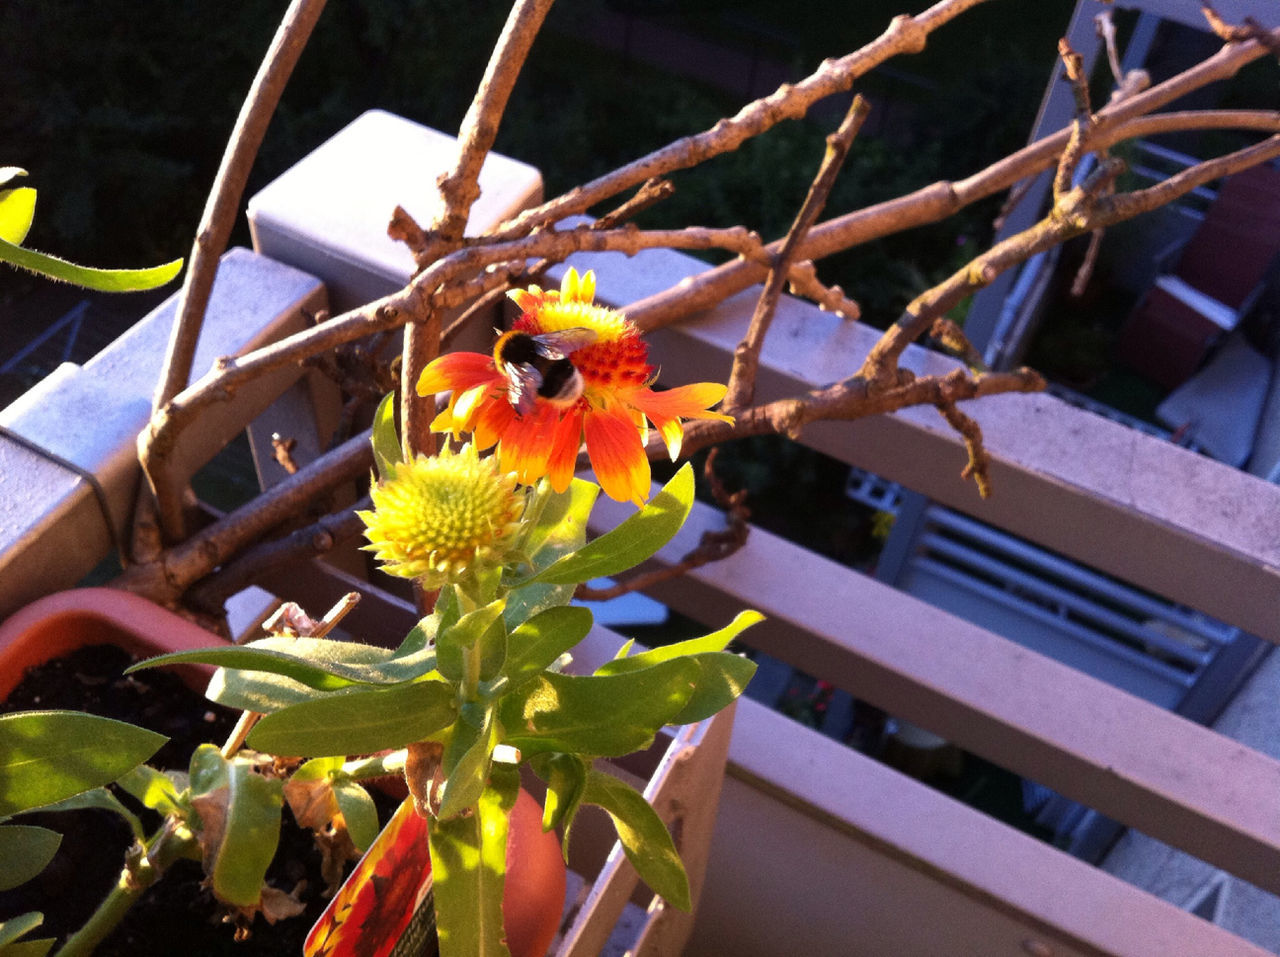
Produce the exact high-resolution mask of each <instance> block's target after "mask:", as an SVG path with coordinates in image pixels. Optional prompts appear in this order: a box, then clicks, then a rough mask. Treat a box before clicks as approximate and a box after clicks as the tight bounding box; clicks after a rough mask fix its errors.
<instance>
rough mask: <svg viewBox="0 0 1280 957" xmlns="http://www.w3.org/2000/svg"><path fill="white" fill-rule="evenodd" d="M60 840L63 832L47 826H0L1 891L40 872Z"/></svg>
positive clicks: (22, 882)
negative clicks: (52, 829) (60, 832)
mask: <svg viewBox="0 0 1280 957" xmlns="http://www.w3.org/2000/svg"><path fill="white" fill-rule="evenodd" d="M61 843H62V835H61V834H59V833H57V832H56V831H51V830H49V829H48V828H47V827H33V826H32V825H30V824H4V825H0V891H8V890H13V888H15V887H17V886H18V885H19V884H25V883H26V882H27V881H29V880H31V878H33V877H35V876H36V875H37V874H39V873H40V872H41V871H42V870H44V869H45V867H47V866H48V864H49V862H50V861H51V860H53V855H54V854H56V853H57V851H58V845H59V844H61Z"/></svg>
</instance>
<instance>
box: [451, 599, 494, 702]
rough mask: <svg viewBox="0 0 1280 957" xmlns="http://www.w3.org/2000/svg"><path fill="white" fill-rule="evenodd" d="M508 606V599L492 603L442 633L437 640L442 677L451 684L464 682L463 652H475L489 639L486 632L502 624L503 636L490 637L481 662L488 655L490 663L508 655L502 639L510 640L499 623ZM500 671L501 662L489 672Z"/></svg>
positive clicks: (482, 650) (491, 667)
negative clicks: (500, 655) (480, 644)
mask: <svg viewBox="0 0 1280 957" xmlns="http://www.w3.org/2000/svg"><path fill="white" fill-rule="evenodd" d="M505 606H506V598H505V597H503V598H499V599H498V600H497V601H492V602H490V603H489V604H487V605H484V606H483V607H481V608H477V609H476V610H475V611H470V612H467V614H465V615H463V616H462V617H461V618H459V619H458V620H457V621H456V622H455V623H454V624H452V625H449V626H447V627H444V628H441V629H440V633H439V635H438V637H437V638H436V655H437V667H438V668H439V669H440V674H442V675H444V676H445V677H446V678H448V679H449V680H450V681H460V680H462V670H463V665H462V657H463V651H464V650H469V649H472V648H474V647H475V646H476V644H477V642H479V641H480V640H481V638H482V637H485V635H486V632H488V631H489V629H490V628H491V627H492V626H493V625H494V623H499V631H500V634H499V635H491V636H489V637H488V640H487V641H485V643H484V647H483V648H481V649H479V651H480V657H481V661H482V662H483V661H484V659H485V657H486V653H487V657H489V658H490V659H492V658H493V657H494V655H495V654H498V653H501V654H505V647H502V646H501V645H502V639H505V637H506V632H505V626H502V625H501V623H500V622H499V619H500V617H501V615H502V610H503V608H504V607H505ZM495 644H498V645H499V648H498V649H497V650H495V648H494V645H495ZM498 667H501V661H499V662H498V665H497V667H494V666H493V662H492V660H490V661H489V669H490V670H491V671H493V672H496V671H497V668H498ZM484 670H485V668H484V665H483V664H482V666H481V671H482V672H483V671H484Z"/></svg>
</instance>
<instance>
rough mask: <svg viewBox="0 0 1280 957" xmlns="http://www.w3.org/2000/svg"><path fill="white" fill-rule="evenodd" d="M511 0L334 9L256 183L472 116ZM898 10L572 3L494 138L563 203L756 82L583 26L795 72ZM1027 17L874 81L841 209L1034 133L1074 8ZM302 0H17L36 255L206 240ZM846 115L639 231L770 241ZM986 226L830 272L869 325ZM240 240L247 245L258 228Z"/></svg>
mask: <svg viewBox="0 0 1280 957" xmlns="http://www.w3.org/2000/svg"><path fill="white" fill-rule="evenodd" d="M508 6H509V4H507V3H506V2H505V0H476V2H473V3H468V4H466V5H465V6H463V5H457V4H442V3H438V2H434V0H354V2H345V3H334V4H330V5H329V6H328V7H327V8H326V10H325V12H324V15H323V16H322V18H321V20H320V24H319V26H318V27H317V30H316V34H315V36H314V37H313V38H312V41H311V44H310V46H309V48H308V50H307V51H306V53H305V54H304V56H303V58H302V60H301V62H300V63H299V66H298V69H297V72H296V74H295V76H294V78H293V79H292V81H291V82H290V84H289V87H288V89H287V90H286V93H285V96H284V100H283V102H282V103H281V106H280V109H279V112H278V114H277V116H276V118H275V119H274V120H273V122H272V125H271V128H270V130H269V131H268V134H267V138H266V142H265V143H264V145H263V149H262V152H261V155H260V157H259V160H258V162H257V164H256V166H255V170H254V173H253V177H252V180H251V182H250V185H249V190H248V192H249V194H250V195H252V193H253V192H254V191H256V190H257V189H259V188H261V187H262V186H263V185H265V183H266V182H268V181H269V180H270V179H271V178H273V177H274V176H276V175H278V174H279V173H280V172H281V171H282V170H284V169H285V168H287V167H288V166H289V165H290V164H291V163H293V162H295V161H296V160H297V159H298V158H299V157H300V156H302V155H304V154H305V153H306V152H308V151H309V150H311V149H313V148H315V147H316V146H317V145H319V143H320V142H322V141H323V140H324V139H325V138H326V137H328V136H329V135H331V134H332V133H333V132H334V131H335V130H337V129H338V128H340V127H341V126H343V125H345V124H346V123H347V122H349V121H350V120H351V119H352V118H353V117H354V116H356V115H357V114H359V113H360V112H362V111H364V110H366V109H370V108H373V107H379V108H384V109H389V110H392V111H394V112H398V113H401V114H403V115H405V116H408V117H410V118H411V119H415V120H418V121H420V122H423V123H426V124H428V125H431V126H435V127H437V128H439V129H442V130H446V131H454V130H456V129H457V127H458V124H459V123H460V122H461V119H462V116H463V114H464V113H465V111H466V108H467V105H468V103H469V102H470V98H471V94H472V92H473V90H474V89H475V85H476V83H477V82H478V81H479V79H480V77H481V75H482V74H483V71H484V67H485V62H486V59H487V56H488V51H489V48H490V46H491V44H492V41H493V40H494V39H495V38H496V37H497V36H498V34H499V32H500V31H501V28H502V23H503V19H504V18H505V15H506V11H507V9H508ZM900 6H901V5H900V4H899V3H897V2H887V0H886V2H876V3H864V4H860V5H858V6H857V7H856V11H857V12H856V13H854V12H852V9H851V7H850V5H848V4H845V3H835V2H827V0H808V2H805V3H802V4H798V5H791V6H787V7H785V8H784V7H783V6H782V5H778V4H774V3H772V2H769V3H766V2H746V3H741V2H736V0H735V2H734V3H728V2H722V0H699V2H697V3H692V2H669V3H661V4H655V3H646V4H627V3H618V2H613V3H602V2H599V0H596V2H592V0H563V2H561V3H559V4H557V5H556V7H554V8H553V9H552V12H551V14H550V16H549V17H548V20H547V24H546V28H545V30H544V32H543V35H542V36H541V37H540V38H539V40H538V43H537V44H536V45H535V48H534V51H533V54H532V55H531V58H530V61H529V64H528V67H527V69H526V71H525V75H524V76H523V77H522V78H521V80H520V82H519V84H518V85H517V88H516V90H515V93H514V95H513V98H512V104H511V108H510V110H509V111H508V115H507V117H506V118H505V120H504V123H503V127H502V129H501V131H500V135H499V140H498V148H499V149H500V150H502V151H504V152H506V153H508V154H510V155H512V156H516V157H518V158H520V159H523V160H525V161H527V162H530V163H533V164H535V165H537V166H539V167H540V168H541V169H542V170H543V172H544V175H545V177H546V180H547V189H548V194H549V195H555V194H557V193H559V192H561V191H563V190H565V189H568V188H570V187H572V186H573V185H576V184H577V183H580V182H582V181H584V180H586V179H589V178H591V177H593V176H597V175H599V174H601V173H603V172H606V171H607V170H609V169H611V168H613V167H614V166H616V165H618V164H620V163H624V162H626V161H628V160H631V159H634V158H636V157H638V156H641V155H643V154H644V153H646V152H648V151H649V150H652V149H655V148H657V147H659V146H661V145H663V144H665V143H667V142H669V141H670V140H672V139H674V138H677V137H680V136H683V135H687V134H690V133H696V132H699V131H701V130H703V129H706V128H707V127H709V126H710V125H711V124H712V123H713V122H715V120H716V119H717V118H719V117H721V116H724V115H728V114H732V113H734V112H736V111H737V110H738V109H739V108H740V107H741V106H742V104H743V102H744V100H745V98H746V94H745V92H744V91H743V90H741V89H734V88H733V86H734V83H733V82H728V83H726V88H725V89H710V88H707V87H705V86H700V85H699V84H697V83H695V82H692V81H689V80H686V79H682V78H681V77H680V76H678V75H676V74H677V73H678V67H677V68H675V69H665V70H659V69H656V68H653V67H650V66H646V65H644V64H643V63H641V62H638V61H637V60H634V59H628V58H627V57H626V56H625V55H623V54H621V53H619V52H616V51H611V50H606V49H604V48H602V47H600V46H597V45H595V44H593V43H590V42H585V41H583V40H582V39H580V38H579V34H580V32H581V26H580V24H581V23H583V22H587V21H588V20H589V19H590V16H591V15H592V14H593V13H594V12H599V11H601V10H606V11H612V12H620V13H628V12H629V13H632V14H637V15H641V14H642V15H644V16H645V17H647V18H649V19H650V20H652V21H653V22H656V23H659V24H661V25H664V26H668V27H671V28H673V29H678V30H680V31H682V32H683V33H685V34H687V35H690V36H693V37H697V38H701V39H704V40H707V41H710V42H714V43H716V44H718V45H720V46H723V47H725V48H727V49H731V50H737V51H744V52H747V53H749V54H751V55H753V56H756V57H759V58H761V59H762V60H768V61H776V62H778V63H781V64H783V65H785V66H786V67H787V68H788V69H790V70H791V71H792V76H793V78H799V77H800V76H802V75H804V73H806V72H807V71H809V70H811V69H812V68H814V67H815V66H816V65H817V64H818V63H819V62H820V61H821V60H822V58H824V57H827V56H840V55H842V54H845V53H847V52H849V51H850V50H851V49H853V47H854V46H856V45H857V44H859V43H862V42H865V41H867V40H869V39H871V38H873V37H874V36H876V35H877V34H879V33H880V31H881V30H882V29H883V28H884V26H885V25H886V24H887V23H888V20H889V18H890V16H891V15H892V14H893V13H895V12H899V8H900ZM908 6H911V5H908ZM914 6H919V5H918V4H917V5H914ZM1009 7H1010V5H1009V4H998V3H997V4H992V5H991V9H990V10H988V8H985V7H982V8H978V9H977V10H975V11H972V12H971V13H969V14H966V15H965V16H964V17H962V18H961V19H960V20H958V21H957V22H956V23H954V24H952V25H950V26H948V27H946V28H944V29H943V30H942V31H941V32H940V33H938V34H937V35H936V36H935V37H934V38H933V39H932V40H931V41H930V46H929V49H928V50H926V52H925V53H924V54H921V55H919V56H916V57H907V58H902V59H899V60H896V61H893V63H892V64H891V67H892V71H893V72H889V73H886V72H885V71H881V73H878V74H874V75H872V76H871V77H868V78H867V80H866V82H865V83H864V84H863V87H862V88H863V89H864V91H865V92H866V93H867V94H868V95H869V96H870V97H871V99H872V101H873V103H875V104H876V107H877V112H876V114H873V124H875V123H879V124H880V127H881V129H880V131H879V132H877V133H876V135H874V136H870V135H868V136H866V137H864V139H863V140H861V141H860V142H859V143H858V144H857V147H856V149H855V151H854V155H853V156H852V157H851V158H850V160H849V163H848V166H847V169H846V172H845V174H844V176H843V178H842V182H841V183H840V185H839V186H838V187H837V189H836V191H835V194H834V195H833V196H832V199H831V203H830V205H829V210H830V212H832V213H838V212H845V211H848V210H849V209H853V208H856V207H857V206H860V205H863V204H865V203H866V202H870V201H876V200H879V199H884V198H887V197H888V196H890V195H893V194H894V193H896V192H901V191H903V190H908V189H912V188H915V187H917V186H921V185H925V184H927V183H929V182H932V181H934V180H936V179H938V178H940V177H943V176H948V177H951V176H960V175H965V174H967V173H970V172H973V171H974V170H975V169H977V168H979V166H980V165H981V164H982V163H983V162H987V161H989V160H990V159H992V158H994V157H995V156H997V155H999V154H1000V153H1001V152H1003V151H1005V150H1007V149H1010V148H1013V147H1016V146H1017V145H1019V143H1020V142H1021V138H1022V137H1023V136H1024V135H1025V132H1024V131H1025V130H1026V129H1027V127H1028V125H1029V123H1030V119H1031V117H1032V116H1033V115H1034V110H1035V106H1036V104H1037V102H1038V100H1039V96H1040V92H1041V89H1042V85H1043V82H1044V77H1045V76H1046V73H1047V70H1048V68H1049V64H1050V63H1051V61H1052V57H1053V55H1054V54H1053V43H1054V40H1055V38H1056V36H1057V35H1058V32H1060V31H1061V29H1062V26H1063V25H1064V24H1065V22H1066V16H1067V12H1068V11H1069V9H1070V7H1071V4H1070V3H1069V2H1068V0H1054V2H1053V3H1051V4H1040V5H1037V9H1036V12H1035V14H1034V15H1032V16H1027V15H1026V14H1025V12H1020V13H1017V14H1015V13H1013V11H1012V10H1011V9H1009ZM996 8H999V9H998V10H997V9H996ZM283 10H284V4H283V3H282V2H281V3H276V4H264V3H247V4H197V3H176V2H173V0H136V2H133V0H131V2H128V3H125V2H124V0H106V2H102V3H94V4H85V3H80V2H76V0H6V2H5V3H4V4H0V58H2V60H0V62H4V63H5V64H6V76H5V81H4V83H3V84H0V142H3V143H4V144H5V147H6V155H5V157H4V158H3V159H4V162H6V163H12V164H16V165H20V166H23V167H25V168H27V169H28V170H31V172H32V174H33V181H34V182H33V184H34V185H36V186H38V187H41V188H42V190H43V192H42V196H41V203H42V210H41V215H40V216H38V217H37V220H36V229H35V230H34V231H33V235H32V236H31V240H30V244H31V245H32V246H33V248H57V249H58V250H60V251H61V252H62V253H63V254H65V255H67V256H69V257H71V258H74V259H77V261H84V262H88V263H93V264H103V265H113V264H117V265H118V264H121V263H127V262H150V261H157V260H158V259H159V258H164V257H169V258H171V257H173V256H177V255H181V254H183V253H184V252H186V250H187V248H188V247H189V245H190V241H191V237H192V235H193V233H194V230H195V227H196V224H197V222H198V221H199V217H200V213H201V210H202V208H203V204H204V199H205V196H206V194H207V191H208V189H209V186H210V184H211V183H212V181H213V178H214V175H215V173H216V170H217V166H218V162H219V160H220V158H221V155H222V150H223V148H224V145H225V143H226V139H227V136H228V135H229V133H230V131H231V129H232V126H233V125H234V122H235V117H236V114H237V111H238V110H239V107H240V103H241V101H242V99H243V97H244V95H245V93H246V91H247V90H248V88H249V84H250V82H251V80H252V78H253V74H254V71H255V70H256V68H257V65H258V62H259V59H260V57H261V56H262V53H263V52H264V51H265V50H266V48H267V45H268V44H269V42H270V39H271V36H272V33H273V31H274V29H275V26H276V18H277V17H278V16H280V14H281V13H282V12H283ZM994 24H998V26H999V29H995V28H994V26H993V25H994ZM906 71H909V73H907V72H906ZM881 74H884V75H881ZM739 85H740V84H739ZM752 92H753V95H760V94H761V93H763V92H765V90H764V89H757V90H753V91H752ZM840 109H842V107H839V106H837V107H834V108H832V109H829V110H827V111H826V112H825V113H824V114H823V115H822V116H821V117H820V119H819V120H818V121H815V122H809V121H805V122H790V123H785V124H783V126H782V127H780V128H779V129H777V130H775V131H774V132H773V133H772V134H770V135H769V136H767V137H765V138H764V139H763V140H761V141H759V142H756V143H751V144H748V145H747V146H746V147H744V148H743V149H742V150H740V151H738V152H737V153H735V154H731V155H729V156H726V157H722V158H720V159H718V160H716V161H714V162H713V163H711V164H710V165H709V166H708V167H707V168H706V169H705V170H702V171H696V172H689V173H685V174H681V175H678V176H677V177H676V185H677V187H678V190H679V192H678V194H677V196H676V197H675V198H674V199H672V200H670V201H668V202H667V203H665V204H663V205H662V206H661V207H660V208H658V209H656V210H654V211H652V212H651V213H650V214H648V215H647V216H646V218H645V219H644V220H643V222H644V223H645V224H653V225H666V226H670V225H677V224H687V223H697V224H707V225H727V224H731V223H743V224H746V225H748V226H750V227H752V228H754V229H758V230H759V231H760V232H761V233H762V234H763V235H765V236H767V237H770V238H772V237H776V236H778V235H780V234H781V233H782V232H783V231H784V230H785V229H786V227H787V225H788V224H789V223H790V221H791V217H792V216H793V215H794V212H795V209H796V205H797V203H798V202H799V199H800V198H801V197H802V196H803V195H804V191H805V189H806V188H807V185H808V181H809V178H810V176H811V175H812V173H813V171H814V169H816V166H817V163H818V161H819V159H820V157H821V150H822V138H823V136H824V135H825V134H826V133H827V132H828V131H829V130H830V129H831V128H834V125H835V123H836V122H837V120H838V113H839V110H840ZM335 188H339V184H335ZM139 197H140V201H139ZM989 218H990V210H989V209H983V210H979V211H977V212H976V213H975V214H974V215H973V216H970V217H967V218H965V219H964V220H962V221H960V222H957V223H955V224H952V225H949V226H948V227H946V228H941V229H932V230H929V231H927V232H928V235H927V236H922V235H914V234H913V235H910V236H907V237H902V238H901V239H899V240H893V239H891V240H888V241H886V242H884V243H879V244H875V245H873V246H871V247H867V248H864V249H859V250H856V251H854V252H853V253H850V254H847V255H845V256H842V257H838V258H837V259H834V260H831V261H829V262H828V263H827V264H825V265H823V266H822V267H821V269H822V275H823V276H824V278H827V279H829V280H831V281H833V282H840V283H842V284H844V286H845V288H846V289H847V290H848V291H849V292H850V294H851V295H853V296H855V297H858V298H861V299H862V300H864V303H865V307H866V311H867V312H868V314H869V318H870V320H871V321H873V322H876V323H877V324H883V323H884V322H886V321H888V320H890V319H891V318H892V317H893V315H894V314H895V312H896V310H898V309H899V308H901V305H902V304H903V303H904V302H905V301H906V300H907V299H908V298H909V297H910V296H911V295H913V294H914V293H915V292H918V291H919V290H920V288H922V285H923V284H925V283H927V282H928V281H930V280H935V279H937V278H940V276H941V275H945V273H946V271H947V269H949V268H950V264H951V261H952V260H954V259H956V258H957V257H956V256H955V255H954V254H955V251H956V244H957V241H958V238H960V237H964V236H975V237H976V238H978V239H979V240H980V241H984V240H985V236H986V226H985V222H986V221H987V220H989ZM917 232H920V231H917ZM235 241H236V242H240V243H246V242H247V241H248V237H247V230H246V229H245V227H244V224H243V221H242V222H241V223H240V224H239V225H238V229H237V233H236V236H235Z"/></svg>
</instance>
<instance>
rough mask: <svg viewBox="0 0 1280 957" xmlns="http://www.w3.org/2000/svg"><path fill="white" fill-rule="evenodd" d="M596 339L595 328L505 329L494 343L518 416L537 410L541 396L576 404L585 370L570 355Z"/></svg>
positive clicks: (567, 403) (580, 393) (494, 349)
mask: <svg viewBox="0 0 1280 957" xmlns="http://www.w3.org/2000/svg"><path fill="white" fill-rule="evenodd" d="M595 341H596V334H595V332H594V331H593V330H591V329H585V328H581V327H579V328H574V329H561V330H560V331H558V332H545V333H542V334H541V335H536V336H534V335H530V334H529V333H527V332H504V333H503V334H502V335H500V336H499V337H498V341H497V342H495V343H494V345H493V361H494V364H495V365H497V367H498V368H499V369H501V370H502V373H503V375H505V376H506V379H507V401H509V402H510V403H511V406H512V408H514V409H515V410H516V413H517V414H518V415H528V414H529V413H530V412H532V411H533V407H534V405H535V404H536V403H537V400H538V399H540V398H541V399H545V400H546V401H548V402H550V403H551V404H553V405H572V404H573V403H574V402H577V401H578V397H579V396H581V395H582V373H581V372H579V371H578V370H577V368H576V367H575V366H574V364H573V363H572V362H571V361H570V360H569V356H570V355H571V354H572V353H573V352H576V351H577V350H578V349H581V348H582V347H583V346H589V345H591V343H593V342H595Z"/></svg>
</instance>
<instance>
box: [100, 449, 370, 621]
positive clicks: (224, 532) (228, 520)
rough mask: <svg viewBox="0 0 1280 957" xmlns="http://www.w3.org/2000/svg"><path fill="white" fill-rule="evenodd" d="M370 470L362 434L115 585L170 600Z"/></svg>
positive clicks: (127, 573)
mask: <svg viewBox="0 0 1280 957" xmlns="http://www.w3.org/2000/svg"><path fill="white" fill-rule="evenodd" d="M372 468H373V450H372V446H371V445H370V443H369V433H368V432H367V431H366V432H363V433H361V434H360V435H358V436H356V437H354V438H352V439H348V440H347V441H346V442H344V443H343V444H342V445H340V446H338V447H337V448H336V449H334V450H333V451H332V452H327V453H325V454H324V455H322V456H320V457H319V458H318V459H315V460H314V461H312V462H310V463H308V464H307V465H305V466H303V467H302V468H300V469H299V470H298V471H297V472H296V473H295V474H293V475H290V476H289V477H288V478H286V479H284V480H283V481H281V482H279V483H278V484H276V485H273V486H272V487H271V488H269V489H267V490H266V491H264V492H262V494H260V495H259V496H258V497H257V498H255V499H254V500H253V501H251V502H249V503H248V504H246V505H244V506H241V507H240V508H238V509H236V510H235V511H233V512H230V513H229V514H227V515H226V516H224V517H223V518H221V519H219V520H218V521H217V522H214V523H213V524H212V525H210V526H208V527H207V528H203V529H201V530H200V531H198V532H196V533H195V534H194V535H192V536H191V537H190V538H188V539H187V540H186V541H184V542H182V543H180V544H178V545H175V546H174V547H173V548H171V549H169V551H167V552H166V553H165V554H164V555H163V556H162V557H161V558H160V559H159V560H157V561H154V562H149V563H147V564H139V565H133V566H132V567H130V568H129V569H128V570H126V571H125V573H124V574H123V575H121V576H120V577H119V578H117V579H116V580H115V582H113V584H114V585H117V586H118V587H121V588H127V589H128V590H129V591H133V592H136V593H138V594H141V595H145V596H146V597H148V598H151V599H152V600H154V601H158V602H161V603H164V602H169V601H174V600H176V599H177V597H178V596H179V595H181V594H182V593H183V592H184V591H186V589H187V588H188V587H190V586H191V584H192V583H193V582H195V581H197V580H199V579H201V578H203V577H204V576H205V575H207V574H208V573H209V572H210V571H211V570H212V569H214V568H216V567H218V566H219V565H221V564H223V563H224V562H226V561H227V560H228V559H229V558H231V556H233V555H235V554H236V553H237V552H238V551H240V550H241V549H242V548H244V547H245V546H246V545H248V544H250V543H252V542H255V541H257V540H258V539H259V538H261V537H262V536H263V535H265V534H266V533H267V532H269V531H270V530H271V529H273V528H275V527H277V526H279V525H280V524H281V523H282V522H284V521H286V520H288V519H289V518H291V517H292V516H294V515H296V514H297V513H298V511H299V509H300V508H302V507H303V506H304V505H306V504H307V503H308V502H310V501H312V500H313V499H315V498H316V497H317V496H320V495H323V494H325V493H327V492H328V491H329V490H330V489H332V488H334V487H336V486H338V485H342V484H344V483H346V482H352V481H355V480H357V479H359V478H363V477H364V476H366V475H368V474H369V471H370V470H371V469H372Z"/></svg>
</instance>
